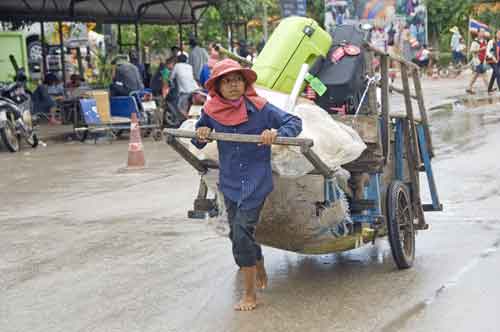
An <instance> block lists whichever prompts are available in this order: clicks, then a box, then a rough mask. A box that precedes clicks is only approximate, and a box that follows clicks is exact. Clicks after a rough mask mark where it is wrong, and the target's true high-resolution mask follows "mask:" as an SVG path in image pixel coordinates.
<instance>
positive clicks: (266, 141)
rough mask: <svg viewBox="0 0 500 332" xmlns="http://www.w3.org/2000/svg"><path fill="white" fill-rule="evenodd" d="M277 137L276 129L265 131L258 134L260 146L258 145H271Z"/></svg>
mask: <svg viewBox="0 0 500 332" xmlns="http://www.w3.org/2000/svg"><path fill="white" fill-rule="evenodd" d="M276 137H278V131H277V130H276V129H266V130H264V131H263V132H262V134H260V140H261V142H262V143H261V144H259V145H271V144H273V143H274V142H275V141H276Z"/></svg>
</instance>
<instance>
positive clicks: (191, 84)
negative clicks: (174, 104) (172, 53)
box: [170, 54, 199, 93]
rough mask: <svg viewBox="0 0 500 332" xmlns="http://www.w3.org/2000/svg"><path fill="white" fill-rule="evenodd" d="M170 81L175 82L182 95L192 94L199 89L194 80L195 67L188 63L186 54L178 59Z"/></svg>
mask: <svg viewBox="0 0 500 332" xmlns="http://www.w3.org/2000/svg"><path fill="white" fill-rule="evenodd" d="M170 79H171V80H175V82H176V83H177V87H178V89H179V92H180V93H191V92H193V91H194V90H196V89H198V88H199V86H198V83H196V80H195V79H194V75H193V67H192V66H191V65H190V64H188V63H187V57H186V56H185V55H184V54H181V55H179V56H178V57H177V63H176V64H175V66H174V69H173V70H172V74H171V75H170Z"/></svg>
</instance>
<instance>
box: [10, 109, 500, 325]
mask: <svg viewBox="0 0 500 332" xmlns="http://www.w3.org/2000/svg"><path fill="white" fill-rule="evenodd" d="M431 122H432V130H433V136H434V143H435V146H436V155H437V157H436V158H435V159H434V172H435V175H436V178H437V185H438V189H439V193H440V196H441V199H442V202H443V204H444V205H445V212H442V213H427V214H426V216H427V221H428V222H429V223H430V224H431V229H430V230H428V231H421V232H420V233H419V234H418V237H417V257H416V262H415V266H414V267H413V268H412V269H409V270H405V271H398V270H397V269H396V267H395V265H394V263H393V261H392V257H391V254H390V249H389V246H388V244H387V241H386V240H385V239H381V240H378V241H377V243H376V245H375V246H371V245H368V246H367V247H364V248H361V249H357V250H354V251H351V252H346V253H341V254H332V255H322V256H304V255H297V254H294V253H288V252H284V251H279V250H275V249H271V248H265V249H264V254H265V257H266V266H267V268H268V273H269V277H270V284H269V288H268V289H267V290H265V291H263V292H261V293H259V303H260V304H259V307H258V310H256V311H254V312H251V313H238V312H234V311H233V309H232V305H233V303H234V302H235V301H236V299H237V298H238V296H239V293H240V292H241V288H240V281H241V280H240V277H241V276H240V275H239V273H238V270H237V269H236V267H235V266H234V263H233V261H232V257H231V253H230V243H229V241H228V240H227V239H224V238H221V237H219V236H217V235H216V234H215V232H214V230H213V228H212V227H211V226H210V225H207V224H205V223H204V222H199V221H193V220H189V219H187V218H186V217H185V216H186V211H187V210H188V209H189V208H190V207H191V204H192V197H193V196H194V195H195V191H196V189H197V184H198V177H197V176H196V173H195V172H194V171H193V170H192V169H191V168H190V167H189V166H188V165H187V164H186V163H185V162H184V161H182V160H180V159H179V157H177V155H176V154H175V153H174V152H173V151H171V150H170V149H169V148H168V147H167V146H166V144H164V143H152V142H149V141H148V142H146V144H145V149H146V160H147V163H148V168H147V170H145V171H143V172H135V173H125V172H122V171H121V170H120V169H121V168H122V167H123V166H124V164H125V161H126V156H127V152H126V150H127V145H126V143H127V142H115V143H113V144H111V145H110V144H107V143H99V144H98V145H97V146H94V145H92V144H80V143H66V144H49V146H48V147H45V148H39V149H37V150H29V149H28V148H26V149H25V150H23V152H21V153H19V154H10V153H6V152H0V164H1V170H2V175H1V181H0V204H1V209H0V331H2V332H14V331H16V332H24V331H30V332H36V331H46V332H58V331H61V332H62V331H64V332H68V331H82V332H83V331H141V332H145V331H162V332H170V331H179V332H198V331H217V332H219V331H301V332H302V331H308V332H312V331H349V332H353V331H382V332H393V331H422V332H423V331H426V332H429V331H456V332H462V331H463V332H465V331H481V332H498V331H500V315H498V313H499V312H500V311H499V310H500V309H499V308H500V282H499V280H500V279H499V275H500V250H499V247H500V217H499V215H500V176H499V175H498V173H499V172H498V171H499V168H500V167H499V163H498V156H499V152H498V151H499V149H498V146H499V144H500V143H499V142H500V107H497V108H491V107H490V108H489V109H476V110H467V111H465V110H458V111H455V112H451V111H437V112H434V113H433V115H432V116H431ZM423 189H425V186H424V187H423ZM424 191H425V190H424ZM424 197H426V196H424Z"/></svg>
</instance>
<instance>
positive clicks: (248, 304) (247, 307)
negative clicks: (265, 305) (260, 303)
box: [234, 294, 257, 311]
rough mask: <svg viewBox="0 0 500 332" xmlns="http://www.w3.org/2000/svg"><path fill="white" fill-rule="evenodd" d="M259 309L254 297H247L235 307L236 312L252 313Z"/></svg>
mask: <svg viewBox="0 0 500 332" xmlns="http://www.w3.org/2000/svg"><path fill="white" fill-rule="evenodd" d="M256 307H257V297H256V296H255V294H254V295H245V296H243V299H242V300H241V301H240V303H238V304H236V305H235V306H234V310H236V311H252V310H254V309H255V308H256Z"/></svg>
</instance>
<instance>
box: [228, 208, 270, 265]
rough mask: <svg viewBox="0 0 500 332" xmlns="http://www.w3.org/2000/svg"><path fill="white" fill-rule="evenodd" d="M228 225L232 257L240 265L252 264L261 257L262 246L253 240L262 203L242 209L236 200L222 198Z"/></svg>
mask: <svg viewBox="0 0 500 332" xmlns="http://www.w3.org/2000/svg"><path fill="white" fill-rule="evenodd" d="M224 202H225V204H226V210H227V217H228V221H229V226H230V232H229V238H230V239H231V242H232V243H233V257H234V261H235V262H236V264H237V265H238V266H240V267H250V266H254V265H255V264H256V262H257V261H258V260H261V259H262V248H261V247H260V245H258V244H257V243H256V242H255V227H256V226H257V223H258V221H259V216H260V211H261V210H262V205H263V204H261V205H259V206H258V207H256V208H254V209H250V210H242V209H241V208H239V207H238V204H237V203H236V202H233V201H231V200H229V199H224Z"/></svg>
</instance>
